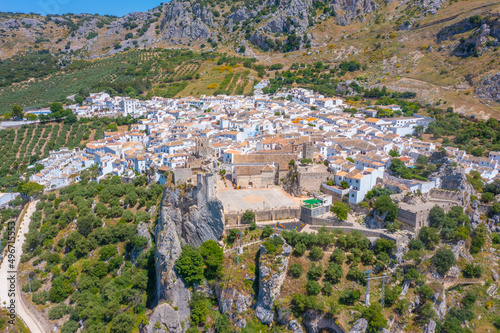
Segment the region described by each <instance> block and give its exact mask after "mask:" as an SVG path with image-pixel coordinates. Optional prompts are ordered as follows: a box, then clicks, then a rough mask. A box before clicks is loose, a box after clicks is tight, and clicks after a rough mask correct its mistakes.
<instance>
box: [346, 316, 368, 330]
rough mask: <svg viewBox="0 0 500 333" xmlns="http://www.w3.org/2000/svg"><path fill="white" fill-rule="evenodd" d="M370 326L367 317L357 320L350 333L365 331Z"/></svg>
mask: <svg viewBox="0 0 500 333" xmlns="http://www.w3.org/2000/svg"><path fill="white" fill-rule="evenodd" d="M367 328H368V321H366V319H365V318H360V319H358V320H356V322H355V323H354V325H353V326H352V327H351V330H350V331H349V333H364V332H366V329H367Z"/></svg>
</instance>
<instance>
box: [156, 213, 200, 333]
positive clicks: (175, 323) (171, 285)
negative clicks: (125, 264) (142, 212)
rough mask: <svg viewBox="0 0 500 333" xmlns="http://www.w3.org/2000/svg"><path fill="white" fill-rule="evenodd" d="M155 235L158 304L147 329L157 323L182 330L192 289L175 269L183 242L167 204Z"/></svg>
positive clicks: (170, 328) (170, 329)
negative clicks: (188, 287) (169, 213)
mask: <svg viewBox="0 0 500 333" xmlns="http://www.w3.org/2000/svg"><path fill="white" fill-rule="evenodd" d="M155 238H156V239H155V240H156V242H155V243H156V252H155V262H156V299H157V301H158V303H160V305H158V306H157V307H156V308H155V309H154V311H153V314H152V316H151V318H150V320H149V326H148V327H147V332H148V333H150V332H157V331H156V329H155V328H157V327H159V326H160V327H165V328H166V330H165V332H175V333H177V332H183V330H182V329H181V327H182V326H181V323H183V322H184V323H188V322H189V313H190V312H189V300H190V298H191V292H190V291H189V290H188V289H187V287H186V285H185V284H184V281H182V279H181V278H180V277H179V276H178V275H177V272H176V271H175V269H174V265H175V261H176V260H177V259H178V258H179V256H180V254H181V252H182V246H181V241H180V237H179V235H178V233H177V228H176V225H175V223H174V221H173V220H172V219H171V218H170V216H169V215H168V207H166V208H164V209H163V210H162V212H161V214H160V220H159V222H158V225H157V226H156V236H155ZM162 302H165V303H162ZM176 309H177V310H176Z"/></svg>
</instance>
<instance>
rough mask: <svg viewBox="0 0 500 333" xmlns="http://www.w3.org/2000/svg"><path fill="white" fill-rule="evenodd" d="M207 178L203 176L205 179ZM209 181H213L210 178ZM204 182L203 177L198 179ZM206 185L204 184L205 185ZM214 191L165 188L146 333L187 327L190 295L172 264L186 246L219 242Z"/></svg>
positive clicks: (217, 203) (219, 223)
mask: <svg viewBox="0 0 500 333" xmlns="http://www.w3.org/2000/svg"><path fill="white" fill-rule="evenodd" d="M208 178H209V176H206V179H208ZM210 179H212V178H211V177H210ZM200 180H201V181H205V178H204V177H200ZM205 184H207V182H205ZM213 195H214V192H213V191H208V190H207V187H206V186H203V185H201V184H199V185H198V186H197V187H193V186H188V185H186V184H183V185H182V186H180V187H178V188H167V189H165V191H164V193H163V200H162V208H161V212H160V218H159V221H158V224H157V226H156V230H155V244H156V249H155V250H156V251H155V263H156V301H157V303H158V304H159V305H158V306H157V307H156V308H155V309H154V311H153V314H152V316H151V318H150V320H149V326H147V330H146V331H147V332H148V333H152V332H159V331H158V328H159V327H160V328H161V329H162V330H164V331H165V332H175V333H177V332H179V333H180V332H184V330H185V329H187V327H188V323H189V317H190V311H189V300H190V298H191V292H190V291H189V289H188V288H187V287H186V285H185V283H184V281H183V280H182V279H181V278H180V276H178V275H177V272H176V271H175V266H174V265H175V261H176V260H177V259H178V258H179V256H180V254H181V252H182V246H183V245H184V244H186V243H188V244H191V245H195V246H199V245H201V244H202V243H203V242H204V241H206V240H209V239H212V240H215V241H218V240H219V239H220V237H221V236H222V232H223V230H224V216H223V213H222V204H221V203H220V201H218V200H217V199H214V198H213V197H212V196H213Z"/></svg>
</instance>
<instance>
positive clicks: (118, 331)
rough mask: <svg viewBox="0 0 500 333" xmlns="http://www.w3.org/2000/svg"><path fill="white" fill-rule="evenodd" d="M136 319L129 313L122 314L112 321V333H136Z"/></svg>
mask: <svg viewBox="0 0 500 333" xmlns="http://www.w3.org/2000/svg"><path fill="white" fill-rule="evenodd" d="M134 324H135V317H134V316H133V315H132V314H130V313H127V312H123V313H120V314H119V315H118V316H116V317H114V318H113V320H112V321H111V329H110V332H111V333H131V332H132V331H134Z"/></svg>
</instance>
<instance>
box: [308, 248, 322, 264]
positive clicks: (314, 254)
mask: <svg viewBox="0 0 500 333" xmlns="http://www.w3.org/2000/svg"><path fill="white" fill-rule="evenodd" d="M309 255H310V256H311V258H312V260H314V261H318V260H319V259H321V258H323V256H324V255H325V254H324V253H323V250H322V249H321V248H320V247H319V246H313V248H312V249H311V251H309Z"/></svg>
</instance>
